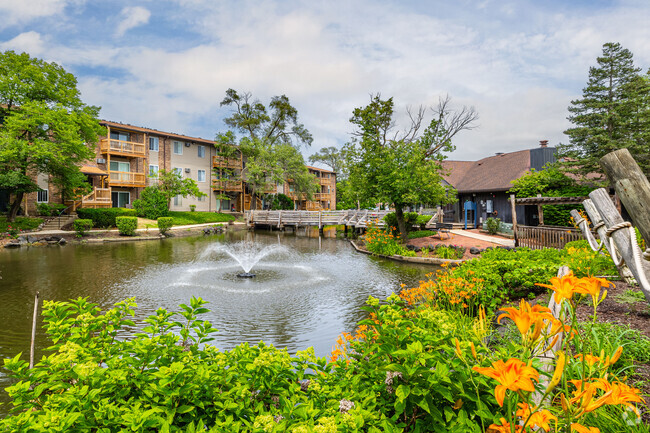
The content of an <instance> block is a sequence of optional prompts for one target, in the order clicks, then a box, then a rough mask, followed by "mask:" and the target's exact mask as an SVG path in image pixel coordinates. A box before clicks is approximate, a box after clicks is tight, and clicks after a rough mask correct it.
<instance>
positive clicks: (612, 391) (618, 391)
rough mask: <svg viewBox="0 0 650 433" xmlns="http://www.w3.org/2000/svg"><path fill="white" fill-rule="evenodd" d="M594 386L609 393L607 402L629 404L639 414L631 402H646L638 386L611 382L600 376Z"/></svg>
mask: <svg viewBox="0 0 650 433" xmlns="http://www.w3.org/2000/svg"><path fill="white" fill-rule="evenodd" d="M594 386H595V387H597V388H600V389H602V390H603V391H605V392H606V394H605V395H607V394H609V397H608V398H607V399H606V401H605V403H606V404H622V405H625V406H628V407H630V408H632V410H633V411H634V412H636V413H637V415H638V413H639V411H638V409H637V408H636V407H635V406H634V405H633V404H632V403H631V402H636V403H645V400H644V399H643V397H641V396H640V395H639V393H640V391H639V390H638V389H637V388H632V387H630V386H628V385H626V384H624V383H622V382H616V383H609V382H608V381H607V379H602V378H600V379H596V383H595V385H594Z"/></svg>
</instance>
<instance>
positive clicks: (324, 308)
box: [0, 231, 431, 413]
mask: <svg viewBox="0 0 650 433" xmlns="http://www.w3.org/2000/svg"><path fill="white" fill-rule="evenodd" d="M243 241H245V242H255V243H257V244H259V245H261V246H262V247H264V246H268V245H273V244H275V245H277V244H280V245H282V247H283V249H284V250H286V251H287V253H286V254H281V255H270V256H268V257H265V258H263V259H262V260H260V261H259V262H258V263H257V264H256V265H255V267H254V272H255V273H257V275H258V276H257V277H256V278H254V279H238V278H236V276H235V275H236V273H237V272H238V271H240V270H241V268H240V267H239V264H238V263H237V262H236V261H235V260H234V259H233V258H232V257H229V256H227V255H216V256H215V255H211V254H205V252H206V251H208V250H210V249H211V248H212V249H214V248H215V246H217V245H224V244H228V243H233V242H243ZM430 271H431V268H430V267H421V266H415V267H414V266H407V265H404V264H402V263H398V262H392V261H385V260H381V259H376V258H373V257H369V256H366V255H362V254H358V253H356V252H355V251H354V250H353V249H352V247H351V246H350V245H349V244H348V243H347V242H346V241H341V240H336V239H332V238H312V237H305V236H299V234H298V235H293V234H286V235H285V234H279V233H277V232H274V233H269V232H266V233H253V232H246V231H242V232H233V233H227V234H223V235H218V236H211V237H194V238H171V239H167V240H162V241H160V242H124V243H109V244H85V245H76V246H72V245H70V246H66V247H58V246H56V247H44V248H29V249H20V250H4V251H0V276H2V279H1V280H0V317H2V319H3V326H2V328H1V330H0V358H7V357H12V356H15V355H16V354H17V353H18V352H23V353H24V354H25V358H26V357H27V355H28V353H27V352H28V350H29V340H30V332H31V314H32V309H33V299H34V295H35V293H36V291H40V293H41V299H44V300H59V301H61V300H68V299H71V298H77V297H79V296H82V297H88V299H89V301H91V302H94V303H97V304H99V306H100V307H101V308H110V307H111V306H112V305H113V304H114V303H116V302H119V301H121V300H123V299H125V298H128V297H136V301H137V303H138V306H139V307H138V309H137V310H136V314H137V317H136V319H142V318H144V317H146V316H147V315H149V314H151V313H153V312H154V311H155V310H156V309H158V308H160V307H162V308H167V309H173V310H175V309H177V306H178V304H180V303H187V302H188V301H189V299H190V297H192V296H200V297H202V298H204V299H205V300H207V301H209V302H210V304H208V308H210V309H211V311H210V313H208V314H206V315H204V318H205V319H207V320H210V321H211V322H212V323H213V325H214V326H215V327H216V328H217V329H219V333H218V334H217V335H216V341H214V342H213V344H215V345H216V346H217V347H220V348H224V349H227V348H231V347H233V346H235V345H236V344H239V343H240V342H242V341H247V342H249V343H253V344H254V343H257V342H258V341H260V340H262V339H263V340H264V341H266V342H268V343H271V344H274V345H277V346H281V347H287V348H288V349H289V351H290V352H295V351H296V350H301V349H304V348H306V347H308V346H314V349H315V351H316V354H317V355H319V356H325V355H327V354H328V353H329V352H330V350H331V348H332V344H333V342H334V341H335V340H336V337H337V336H338V335H339V334H340V333H341V332H343V331H352V330H353V329H354V326H355V324H356V322H358V321H359V320H361V318H362V317H363V312H362V311H361V310H360V309H359V307H360V306H361V305H363V303H364V302H365V301H366V299H367V298H368V296H369V295H372V296H375V297H379V298H385V297H386V296H387V295H389V294H390V293H391V292H392V291H397V290H399V287H400V283H405V284H407V285H412V284H415V283H417V281H419V280H421V279H422V278H423V277H424V275H425V274H426V273H427V272H430ZM39 325H40V324H39ZM46 344H47V343H46V341H45V338H44V335H43V333H42V332H41V331H40V330H39V334H38V337H37V347H39V348H43V347H44V346H45V345H46ZM38 358H39V356H37V359H38ZM2 380H3V378H2V373H0V387H2V386H3V384H2ZM0 394H2V396H0V400H2V399H4V398H5V397H4V393H0ZM2 412H3V410H2V409H0V413H2Z"/></svg>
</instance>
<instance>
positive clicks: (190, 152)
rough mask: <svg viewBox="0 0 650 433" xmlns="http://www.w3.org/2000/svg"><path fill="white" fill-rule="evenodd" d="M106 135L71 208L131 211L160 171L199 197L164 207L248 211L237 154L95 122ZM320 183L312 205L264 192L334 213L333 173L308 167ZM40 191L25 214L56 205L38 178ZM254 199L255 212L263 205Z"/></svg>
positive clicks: (208, 143) (190, 139) (146, 130)
mask: <svg viewBox="0 0 650 433" xmlns="http://www.w3.org/2000/svg"><path fill="white" fill-rule="evenodd" d="M101 124H102V126H104V127H106V132H107V134H106V136H105V137H102V138H100V140H99V143H98V145H97V148H96V155H95V156H96V157H95V159H94V160H92V161H87V163H86V164H84V165H83V166H82V167H81V172H82V173H84V174H85V175H86V176H87V179H88V182H89V183H90V185H91V186H92V191H91V192H90V193H89V194H87V195H85V196H83V197H79V198H78V199H77V200H75V201H74V202H73V201H68V202H66V203H65V204H66V205H69V206H71V207H72V209H75V208H77V207H93V208H100V207H129V208H130V207H132V205H133V201H134V200H137V199H138V198H140V193H141V192H142V190H143V189H144V188H145V187H147V186H149V185H155V183H156V181H157V180H156V176H157V173H158V172H159V171H160V170H166V171H170V170H173V171H175V172H177V173H178V174H179V175H180V176H182V177H184V178H191V179H193V180H194V181H195V182H196V183H197V185H198V187H199V190H200V191H201V192H203V193H204V194H206V195H205V196H204V197H201V198H196V197H182V196H177V197H174V198H173V199H172V202H171V206H170V209H171V210H173V211H188V210H190V206H195V210H197V211H201V212H216V211H219V210H221V211H237V212H242V211H244V210H249V209H250V208H251V194H250V191H249V190H248V188H247V185H246V182H245V181H242V172H243V171H244V168H245V161H244V158H243V157H242V155H241V153H238V154H237V155H235V156H231V157H230V158H226V157H223V156H221V155H218V154H217V149H216V148H215V146H214V142H213V141H212V140H206V139H203V138H197V137H190V136H186V135H182V134H175V133H169V132H163V131H158V130H155V129H149V128H142V127H138V126H133V125H129V124H123V123H118V122H111V121H101ZM309 171H310V173H312V174H314V175H315V176H316V177H317V178H318V180H319V183H320V186H321V189H320V191H319V192H318V193H317V194H316V196H315V197H314V201H306V200H302V199H300V198H299V197H296V195H295V194H292V193H291V186H290V185H284V186H281V187H280V188H278V187H272V188H270V189H269V190H267V191H264V192H265V193H276V192H282V191H284V190H286V191H287V195H288V196H289V197H291V198H292V199H294V200H296V208H297V209H306V210H320V209H336V174H335V173H334V172H331V171H328V170H323V169H319V168H315V167H309ZM38 184H39V187H40V188H41V191H39V192H37V193H32V194H27V195H26V199H25V204H26V205H27V206H26V207H27V210H28V213H29V214H34V213H35V212H36V205H37V204H38V203H60V202H61V197H60V195H59V196H58V197H57V196H55V195H54V194H53V191H52V189H53V188H52V186H51V185H50V184H49V182H48V179H47V176H41V175H39V177H38ZM268 205H269V203H265V202H264V201H263V200H262V199H261V198H258V200H257V203H256V206H255V208H256V209H262V208H264V207H266V206H268Z"/></svg>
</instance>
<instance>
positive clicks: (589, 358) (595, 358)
mask: <svg viewBox="0 0 650 433" xmlns="http://www.w3.org/2000/svg"><path fill="white" fill-rule="evenodd" d="M574 358H576V359H579V360H581V361H582V359H583V358H584V360H585V362H586V363H587V364H589V366H590V367H591V366H592V365H594V364H596V363H597V362H600V361H601V359H600V357H598V356H594V355H592V354H590V353H588V354H586V355H584V356H583V355H582V353H579V354H577V355H576V356H574Z"/></svg>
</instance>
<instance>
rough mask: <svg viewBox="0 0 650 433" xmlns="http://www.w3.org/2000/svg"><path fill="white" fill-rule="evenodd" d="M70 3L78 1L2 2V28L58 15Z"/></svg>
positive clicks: (0, 11) (0, 8) (6, 0)
mask: <svg viewBox="0 0 650 433" xmlns="http://www.w3.org/2000/svg"><path fill="white" fill-rule="evenodd" d="M69 3H79V1H78V0H0V16H2V20H0V28H2V27H8V26H12V25H16V24H19V23H23V22H27V21H30V20H33V19H35V18H41V17H47V16H50V15H57V14H60V13H61V12H63V10H64V9H65V7H66V5H67V4H69Z"/></svg>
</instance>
